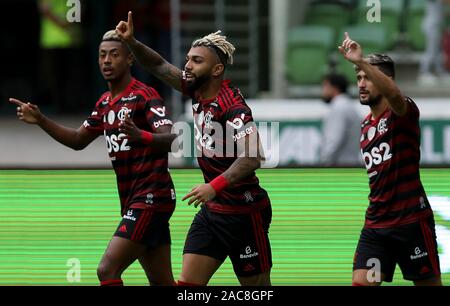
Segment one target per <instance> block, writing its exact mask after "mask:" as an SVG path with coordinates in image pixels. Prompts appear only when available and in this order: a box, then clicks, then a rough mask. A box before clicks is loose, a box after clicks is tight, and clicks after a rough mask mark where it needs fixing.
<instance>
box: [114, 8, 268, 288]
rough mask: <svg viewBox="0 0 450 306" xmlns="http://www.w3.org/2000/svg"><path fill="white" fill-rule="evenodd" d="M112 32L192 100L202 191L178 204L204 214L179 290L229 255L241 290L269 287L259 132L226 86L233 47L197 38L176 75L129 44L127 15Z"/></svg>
mask: <svg viewBox="0 0 450 306" xmlns="http://www.w3.org/2000/svg"><path fill="white" fill-rule="evenodd" d="M116 32H117V34H118V35H119V36H120V37H121V38H122V39H123V40H124V41H125V42H126V43H127V44H128V46H129V48H130V49H131V50H132V51H133V53H134V55H135V56H136V58H137V59H138V61H139V62H140V63H141V64H142V65H143V67H144V68H146V69H147V70H148V71H149V72H151V73H152V74H154V75H155V76H156V77H158V78H159V79H161V80H162V81H164V82H166V83H167V84H169V85H170V86H172V87H173V88H175V89H177V90H179V91H181V92H183V93H184V94H185V95H187V96H190V97H192V108H193V112H194V125H195V129H196V137H195V139H196V147H197V149H198V151H200V153H202V154H200V156H199V157H198V162H199V165H200V168H201V170H202V172H203V176H204V179H205V184H203V185H200V186H197V187H195V188H194V189H193V190H192V191H191V192H190V193H189V194H187V195H186V196H185V197H184V199H183V200H186V199H190V200H189V205H191V204H194V206H198V205H200V204H202V207H201V210H200V211H199V212H198V213H197V215H196V216H195V218H194V221H193V223H192V225H191V228H190V230H189V232H188V235H187V238H186V242H185V247H184V252H183V267H182V272H181V277H180V281H179V282H178V284H179V285H206V284H207V283H208V282H209V280H210V278H211V277H212V276H213V274H214V273H215V272H216V270H217V269H218V268H219V267H220V266H221V264H222V263H223V262H224V260H225V259H226V258H227V256H229V257H230V259H231V262H232V264H233V268H234V271H235V274H236V275H237V277H238V279H239V281H240V283H241V284H242V285H270V270H271V267H272V258H271V248H270V243H269V237H268V230H269V226H270V222H271V218H272V210H271V205H270V200H269V197H268V195H267V192H266V191H265V190H264V189H263V188H261V187H260V185H259V180H258V178H257V177H256V175H255V170H256V169H258V168H259V167H260V165H261V160H262V156H261V155H262V152H261V150H260V146H259V138H258V133H257V130H256V127H255V124H254V122H253V117H252V113H251V110H250V109H249V107H248V106H247V104H246V103H245V100H244V98H243V97H242V95H241V93H240V91H239V89H238V88H236V87H233V86H232V85H231V84H230V82H229V81H225V80H224V73H225V69H226V66H227V65H228V64H232V63H233V53H234V50H235V48H234V46H233V45H232V44H231V43H230V42H228V41H227V40H226V37H225V36H222V35H220V31H219V32H216V33H213V34H210V35H208V36H205V37H203V38H201V39H198V40H196V41H194V42H193V44H192V48H191V49H190V50H189V52H188V54H187V56H186V64H185V67H184V71H182V70H180V69H178V68H176V67H175V66H173V65H171V64H170V63H168V62H167V61H166V60H165V59H163V58H162V57H161V56H160V55H159V54H158V53H157V52H155V51H154V50H152V49H151V48H149V47H147V46H145V45H143V44H142V43H140V42H139V41H137V40H136V39H135V38H134V35H133V21H132V13H131V12H129V14H128V21H126V22H125V21H121V22H120V23H119V24H118V26H117V27H116ZM219 131H221V132H222V133H220V132H219ZM245 147H247V148H248V150H246V148H245ZM249 151H253V152H249ZM225 152H227V153H230V152H231V154H226V153H225Z"/></svg>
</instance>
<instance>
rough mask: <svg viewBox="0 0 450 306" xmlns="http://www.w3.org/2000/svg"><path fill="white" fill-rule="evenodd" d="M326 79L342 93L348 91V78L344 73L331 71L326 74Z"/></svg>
mask: <svg viewBox="0 0 450 306" xmlns="http://www.w3.org/2000/svg"><path fill="white" fill-rule="evenodd" d="M323 80H324V81H327V82H328V83H330V84H331V86H333V87H335V88H337V89H338V90H339V91H340V92H341V93H347V89H348V80H347V78H346V77H345V76H344V75H342V74H337V73H330V74H327V75H325V76H324V78H323Z"/></svg>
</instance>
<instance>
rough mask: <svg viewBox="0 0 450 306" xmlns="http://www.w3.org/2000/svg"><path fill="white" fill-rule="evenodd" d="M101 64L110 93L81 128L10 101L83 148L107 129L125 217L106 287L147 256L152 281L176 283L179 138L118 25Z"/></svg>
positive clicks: (23, 116) (107, 256)
mask: <svg viewBox="0 0 450 306" xmlns="http://www.w3.org/2000/svg"><path fill="white" fill-rule="evenodd" d="M98 61H99V67H100V71H101V73H102V74H103V77H104V79H105V80H106V81H107V83H108V87H109V91H108V92H106V93H104V94H103V95H102V96H101V97H100V99H99V100H98V102H97V103H96V105H95V107H94V110H93V112H92V114H91V115H90V116H89V118H88V119H87V120H86V121H85V122H84V124H83V125H81V126H80V127H79V128H78V129H71V128H67V127H64V126H61V125H59V124H58V123H56V122H54V121H52V120H50V119H49V118H47V117H45V116H44V115H43V114H42V113H41V112H40V111H39V108H38V106H36V105H34V104H31V103H25V102H22V101H19V100H17V99H10V101H11V102H12V103H14V104H16V105H17V116H18V118H19V119H20V120H22V121H24V122H26V123H29V124H37V125H38V126H39V127H40V128H41V129H43V130H44V131H45V132H47V133H48V134H49V135H50V136H51V137H53V138H54V139H55V140H56V141H58V142H60V143H62V144H63V145H66V146H68V147H70V148H73V149H74V150H82V149H84V148H85V147H86V146H88V145H89V144H90V143H91V142H92V141H94V140H95V139H96V138H97V137H98V136H100V135H103V134H104V136H105V139H106V144H107V149H108V153H109V157H110V159H111V162H112V166H113V168H114V171H115V173H116V177H117V185H118V189H119V196H120V204H121V215H122V216H123V219H122V221H121V222H120V224H119V226H118V227H117V230H116V232H115V234H114V236H113V238H112V239H111V241H110V243H109V245H108V247H107V249H106V251H105V253H104V255H103V257H102V259H101V262H100V264H99V266H98V269H97V275H98V278H99V280H100V283H101V285H103V286H121V285H123V281H122V279H121V275H122V272H123V271H124V270H125V269H127V268H128V266H129V265H131V264H132V263H133V262H134V261H135V260H136V259H137V260H139V262H140V264H141V266H142V268H143V269H144V271H145V273H146V275H147V278H148V281H149V283H150V284H151V285H166V286H170V285H175V281H174V278H173V274H172V265H171V259H170V258H171V256H170V255H171V253H170V249H171V248H170V245H171V239H170V231H169V219H170V217H171V216H172V213H173V211H174V209H175V198H176V196H175V190H174V186H173V183H172V179H171V177H170V174H169V171H168V153H167V152H168V151H170V149H171V144H172V142H173V140H174V139H175V135H172V134H171V133H170V131H171V127H172V122H171V121H170V118H169V117H168V113H167V110H166V107H165V106H164V103H163V100H162V99H161V97H160V96H159V94H158V93H157V92H156V91H155V90H154V89H153V88H151V87H149V86H147V85H145V84H143V83H141V82H139V81H138V80H136V79H134V78H133V77H132V76H131V73H130V67H131V65H132V64H133V61H134V57H133V54H132V53H131V52H130V50H129V49H128V48H127V46H126V45H125V44H123V43H122V41H121V39H120V38H119V37H118V36H117V35H116V33H115V31H109V32H107V33H106V34H105V35H104V36H103V39H102V41H101V43H100V46H99V58H98Z"/></svg>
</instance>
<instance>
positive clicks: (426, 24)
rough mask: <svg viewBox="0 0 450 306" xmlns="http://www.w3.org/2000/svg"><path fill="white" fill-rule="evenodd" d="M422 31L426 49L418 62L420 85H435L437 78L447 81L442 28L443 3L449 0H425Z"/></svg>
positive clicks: (449, 76)
mask: <svg viewBox="0 0 450 306" xmlns="http://www.w3.org/2000/svg"><path fill="white" fill-rule="evenodd" d="M426 2H427V3H426V11H425V18H424V20H423V25H422V28H423V32H424V34H425V42H426V49H425V52H424V54H423V56H422V60H421V63H420V70H419V77H418V82H419V84H421V85H436V84H437V82H438V81H439V80H441V81H443V82H445V83H449V82H450V74H449V73H448V72H447V71H446V69H445V65H444V57H443V52H442V51H443V47H442V35H443V30H444V11H445V10H444V4H450V0H427V1H426Z"/></svg>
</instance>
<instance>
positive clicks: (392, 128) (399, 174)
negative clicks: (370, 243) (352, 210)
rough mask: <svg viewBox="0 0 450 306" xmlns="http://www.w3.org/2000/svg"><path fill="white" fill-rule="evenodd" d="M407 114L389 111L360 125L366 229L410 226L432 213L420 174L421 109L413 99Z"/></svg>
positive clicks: (408, 100) (409, 100)
mask: <svg viewBox="0 0 450 306" xmlns="http://www.w3.org/2000/svg"><path fill="white" fill-rule="evenodd" d="M405 100H406V101H407V113H406V114H405V115H404V116H397V115H396V114H395V113H393V112H392V111H391V110H390V108H388V109H387V110H386V111H385V112H384V113H383V114H381V115H380V116H379V117H378V118H376V119H373V118H372V116H371V115H369V116H367V117H366V118H365V119H364V121H363V123H362V126H361V153H362V155H363V159H364V162H365V164H366V168H367V173H368V175H369V185H370V195H369V201H370V204H369V208H368V209H367V212H366V222H365V226H366V227H367V228H384V227H394V226H400V225H404V224H409V223H413V222H415V221H417V220H418V219H419V218H421V217H426V216H429V215H431V214H432V210H431V207H430V203H429V202H428V199H427V196H426V194H425V190H424V188H423V186H422V182H421V180H420V173H419V163H420V126H419V115H420V113H419V109H418V108H417V105H416V104H415V103H414V101H412V100H411V99H410V98H408V97H405Z"/></svg>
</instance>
